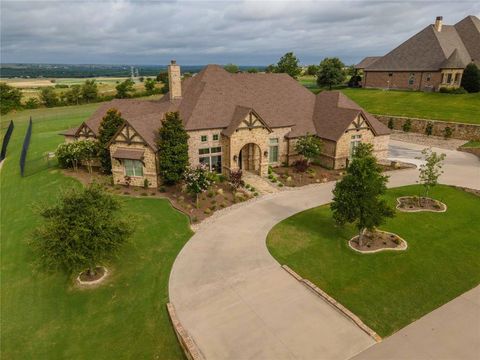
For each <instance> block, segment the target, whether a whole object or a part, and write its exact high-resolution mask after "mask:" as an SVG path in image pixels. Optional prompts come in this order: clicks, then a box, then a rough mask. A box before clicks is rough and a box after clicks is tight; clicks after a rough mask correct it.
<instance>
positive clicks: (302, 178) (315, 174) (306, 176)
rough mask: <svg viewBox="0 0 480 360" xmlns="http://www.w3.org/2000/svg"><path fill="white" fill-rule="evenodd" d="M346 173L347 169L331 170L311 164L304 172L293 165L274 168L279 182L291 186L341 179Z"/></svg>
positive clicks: (274, 173)
mask: <svg viewBox="0 0 480 360" xmlns="http://www.w3.org/2000/svg"><path fill="white" fill-rule="evenodd" d="M344 173H345V170H330V169H326V168H323V167H321V166H318V165H310V167H309V169H308V170H307V171H306V172H303V173H301V172H298V171H296V170H295V168H294V167H292V166H281V167H276V168H274V169H273V176H274V177H275V178H276V180H277V182H281V183H282V184H283V185H285V186H290V187H297V186H305V185H310V184H317V183H323V182H328V181H335V180H338V179H340V178H341V177H342V175H343V174H344ZM270 181H271V180H270Z"/></svg>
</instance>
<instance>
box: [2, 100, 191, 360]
mask: <svg viewBox="0 0 480 360" xmlns="http://www.w3.org/2000/svg"><path fill="white" fill-rule="evenodd" d="M97 106H99V104H93V105H84V106H75V107H68V108H55V109H37V110H33V111H28V112H26V111H25V112H20V113H17V114H13V115H11V114H9V115H8V116H6V117H3V118H2V129H5V127H6V123H7V121H8V120H10V119H13V120H14V122H15V130H14V133H13V136H12V139H11V142H10V144H9V147H8V152H7V159H6V161H5V163H4V164H3V168H2V169H1V174H0V177H1V185H0V186H1V187H0V190H1V209H2V211H1V273H2V277H1V329H2V343H1V357H2V358H4V359H60V358H62V359H132V358H139V359H182V358H183V354H182V351H181V349H180V346H179V345H178V342H177V339H176V337H175V335H174V333H173V330H172V327H171V324H170V321H169V318H168V314H167V312H166V308H165V304H166V302H167V301H168V277H169V273H170V269H171V266H172V264H173V261H174V259H175V257H176V255H177V254H178V252H179V251H180V249H181V248H182V247H183V245H184V244H185V242H186V241H187V240H188V239H189V238H190V236H191V231H190V229H189V226H188V220H187V218H186V217H185V216H184V215H182V214H180V213H178V212H177V211H175V210H174V209H172V207H171V206H170V204H169V203H168V202H167V201H165V200H159V199H148V198H141V199H140V198H138V199H137V198H126V197H122V199H123V201H124V203H125V209H126V211H128V213H130V214H132V217H133V216H135V217H136V218H137V224H138V225H137V226H138V227H137V230H136V232H135V235H134V237H133V239H132V241H131V242H130V243H129V244H128V245H127V246H125V247H124V249H123V250H122V251H121V253H120V255H119V258H118V260H116V261H115V262H114V263H112V264H108V266H109V268H110V269H111V270H112V272H111V274H112V276H111V278H110V279H109V280H108V282H107V283H106V284H105V285H103V286H101V287H99V288H97V289H90V290H78V289H76V288H74V287H73V286H72V284H73V282H72V279H71V278H70V277H69V276H67V275H65V274H62V273H45V272H43V271H39V270H38V269H36V268H35V267H34V264H33V263H34V260H35V254H34V253H32V251H31V249H30V247H29V246H28V239H29V236H30V234H31V232H32V230H33V229H34V228H35V226H36V225H37V224H39V222H40V219H39V217H38V216H37V215H36V214H35V212H34V210H33V207H34V206H35V204H38V203H50V202H52V201H54V200H55V198H56V197H57V195H58V193H59V191H60V190H61V189H63V188H68V187H72V186H81V185H80V184H79V183H78V182H77V181H75V180H73V179H71V178H67V177H65V176H63V175H62V174H61V172H60V171H59V170H58V169H56V168H54V167H50V168H48V167H47V166H46V163H45V160H44V158H43V154H44V153H45V152H46V151H53V150H54V149H55V148H56V146H57V144H59V143H60V142H62V141H63V138H62V137H61V136H59V135H57V134H58V132H60V131H61V130H64V129H67V128H70V127H73V126H75V125H78V124H79V123H80V122H81V121H82V120H84V119H85V118H86V117H88V115H90V114H91V113H92V112H93V111H94V110H95V109H96V107H97ZM30 115H32V117H33V136H32V141H31V146H30V150H29V155H28V160H27V171H26V172H27V174H28V176H26V177H24V178H21V177H20V175H19V166H18V163H19V156H20V149H21V145H22V142H23V138H24V136H25V131H26V126H27V120H28V118H29V116H30ZM32 168H33V169H32Z"/></svg>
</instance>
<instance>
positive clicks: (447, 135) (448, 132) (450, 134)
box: [443, 126, 453, 139]
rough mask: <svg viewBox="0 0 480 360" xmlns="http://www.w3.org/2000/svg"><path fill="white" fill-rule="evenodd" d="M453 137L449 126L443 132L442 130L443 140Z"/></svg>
mask: <svg viewBox="0 0 480 360" xmlns="http://www.w3.org/2000/svg"><path fill="white" fill-rule="evenodd" d="M452 135H453V129H452V128H451V127H450V126H447V127H446V128H445V129H444V130H443V136H444V138H445V139H449V138H451V137H452Z"/></svg>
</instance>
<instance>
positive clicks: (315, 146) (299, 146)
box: [295, 134, 323, 164]
mask: <svg viewBox="0 0 480 360" xmlns="http://www.w3.org/2000/svg"><path fill="white" fill-rule="evenodd" d="M322 148H323V143H322V141H321V140H320V139H319V138H318V137H316V136H313V135H310V134H307V135H305V136H302V137H300V138H299V139H298V140H297V143H296V144H295V151H296V152H297V153H298V154H299V155H302V156H303V157H304V158H305V159H307V164H308V163H309V162H310V161H312V160H313V159H315V158H316V157H318V156H319V155H320V153H321V152H322Z"/></svg>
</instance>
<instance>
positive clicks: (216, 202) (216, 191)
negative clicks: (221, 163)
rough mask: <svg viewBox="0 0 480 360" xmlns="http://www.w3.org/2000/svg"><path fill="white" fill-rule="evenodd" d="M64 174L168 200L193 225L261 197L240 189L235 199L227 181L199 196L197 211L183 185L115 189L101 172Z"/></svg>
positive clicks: (129, 193)
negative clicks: (229, 208) (227, 208)
mask: <svg viewBox="0 0 480 360" xmlns="http://www.w3.org/2000/svg"><path fill="white" fill-rule="evenodd" d="M63 173H64V174H65V175H66V176H70V177H73V178H75V179H77V180H79V181H80V182H81V183H83V184H85V185H88V184H90V183H92V182H94V181H95V182H97V183H100V184H102V185H104V186H105V187H106V188H107V190H108V191H109V192H111V193H114V194H117V195H125V196H133V197H153V198H161V199H168V200H169V201H170V203H171V204H172V206H173V207H174V208H175V209H177V210H179V211H181V212H183V213H184V214H186V215H188V217H189V218H190V221H191V222H192V223H197V222H200V221H202V220H203V219H206V218H207V217H209V216H211V215H212V214H213V213H214V212H215V211H218V210H221V209H223V208H226V207H228V206H231V205H233V204H236V203H239V202H243V201H246V200H248V199H251V198H252V197H254V196H256V195H258V194H257V193H256V191H252V190H249V189H245V188H241V189H239V190H238V191H237V193H236V194H235V195H234V194H233V192H232V189H231V187H230V185H229V184H228V182H227V181H224V182H217V183H215V184H214V185H213V186H212V187H211V189H210V190H209V191H207V192H205V193H203V194H201V195H200V197H199V202H198V207H197V206H196V201H195V197H194V196H192V195H191V194H189V193H187V192H186V190H185V188H184V187H183V186H182V184H178V185H174V186H160V187H159V188H158V189H154V188H142V187H138V186H125V185H119V184H117V185H112V184H111V178H110V176H106V175H103V174H100V173H98V172H94V173H93V174H90V173H88V171H86V169H83V168H80V169H79V170H77V171H73V170H63Z"/></svg>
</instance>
